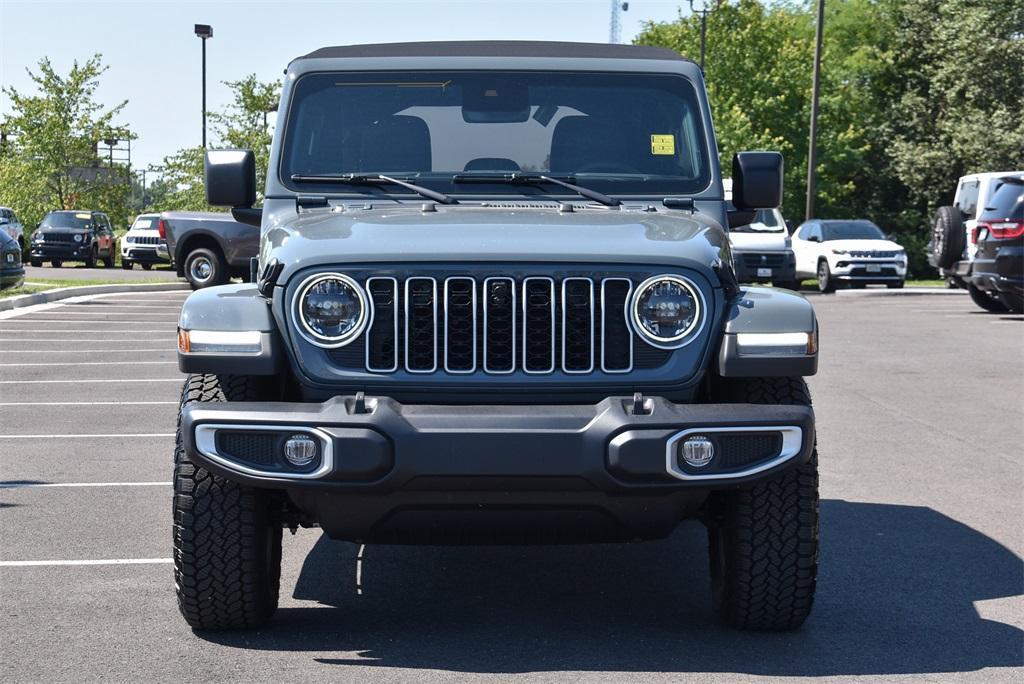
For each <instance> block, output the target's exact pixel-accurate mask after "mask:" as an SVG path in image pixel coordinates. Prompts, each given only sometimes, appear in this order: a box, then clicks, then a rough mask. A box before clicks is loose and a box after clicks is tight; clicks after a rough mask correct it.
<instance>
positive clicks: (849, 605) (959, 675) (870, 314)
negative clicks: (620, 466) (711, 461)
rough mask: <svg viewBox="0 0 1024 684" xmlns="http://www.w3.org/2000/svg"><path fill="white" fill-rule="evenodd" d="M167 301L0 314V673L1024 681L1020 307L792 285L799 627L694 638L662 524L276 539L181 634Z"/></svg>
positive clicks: (683, 580)
mask: <svg viewBox="0 0 1024 684" xmlns="http://www.w3.org/2000/svg"><path fill="white" fill-rule="evenodd" d="M185 294H186V293H183V292H173V293H172V292H168V293H137V294H121V295H108V296H103V297H98V298H93V299H90V300H87V301H80V302H75V303H68V304H56V305H46V308H44V309H34V310H33V311H32V312H31V313H22V314H20V315H16V316H13V317H7V316H6V315H0V454H2V456H0V482H2V483H4V484H2V485H0V487H3V488H2V489H0V625H2V627H0V635H2V638H0V678H2V679H4V680H6V681H38V680H75V681H82V680H86V681H92V680H97V679H110V680H115V681H126V680H133V681H158V680H169V679H175V680H194V679H209V680H225V681H227V680H231V681H237V680H243V681H254V680H269V679H274V680H280V681H308V680H314V679H318V680H327V681H368V680H371V679H380V680H387V681H425V680H442V679H443V680H449V679H460V678H461V679H468V680H479V679H482V678H484V677H485V676H486V677H488V678H490V677H493V676H495V675H508V674H513V675H516V676H517V678H520V679H528V680H534V681H574V682H575V681H609V682H620V681H626V680H631V681H645V682H647V681H679V680H684V679H685V680H700V681H719V680H722V681H725V680H729V681H734V680H735V681H745V680H751V679H756V680H764V679H766V678H771V679H773V680H775V679H782V678H787V677H794V678H795V677H809V676H814V677H824V678H831V679H834V680H837V681H848V680H850V679H852V678H855V677H858V676H863V677H865V678H870V679H871V680H873V681H877V680H893V681H905V680H907V679H911V678H916V677H920V678H924V679H929V680H942V681H948V680H979V681H980V680H985V681H993V680H1002V681H1010V680H1012V681H1021V678H1022V677H1024V662H1022V661H1024V631H1022V629H1024V596H1022V595H1024V565H1022V561H1021V556H1022V554H1024V525H1022V522H1021V521H1022V520H1024V494H1022V493H1024V449H1021V444H1022V443H1024V398H1022V397H1024V392H1022V390H1024V353H1022V350H1024V317H1020V316H1008V315H1003V316H999V315H991V314H985V313H982V312H980V311H979V310H978V309H976V308H975V307H974V306H973V305H972V304H971V302H970V301H969V299H968V298H967V297H966V296H965V295H962V294H954V295H945V296H937V295H901V296H878V295H876V294H870V293H869V294H864V293H841V294H840V295H839V296H830V297H820V296H813V295H812V296H813V299H814V303H815V306H816V308H817V311H818V316H819V319H820V323H821V331H822V333H821V348H822V352H821V370H820V373H819V375H818V376H816V377H814V378H812V379H811V382H810V385H811V390H812V393H813V396H814V400H815V408H816V412H817V416H818V440H819V451H820V462H821V487H822V491H821V494H822V543H823V546H822V558H821V573H820V583H819V590H818V601H817V604H816V607H815V611H814V613H813V614H812V616H811V618H810V619H809V620H808V622H807V624H806V625H805V627H804V628H803V629H802V630H801V631H799V632H796V633H793V634H767V635H765V634H744V633H737V632H732V631H729V630H727V629H724V628H722V627H720V626H719V625H718V623H717V621H716V619H715V617H714V615H713V614H712V612H711V607H710V602H709V592H708V589H707V584H708V577H707V574H708V573H707V562H706V550H705V540H704V534H703V530H702V529H701V528H700V527H699V526H697V525H696V524H686V525H683V526H681V527H680V528H679V530H678V531H677V533H676V534H675V535H673V536H672V537H671V538H669V539H667V540H664V541H660V542H649V543H645V544H636V545H622V546H580V547H541V548H522V547H517V548H511V547H488V548H433V547H429V548H407V547H386V546H370V547H365V548H363V549H360V547H357V546H355V545H352V544H346V543H339V542H331V541H328V540H326V539H324V538H322V537H321V536H320V534H319V532H318V531H315V530H300V531H299V533H298V534H297V535H296V536H291V535H288V534H287V533H286V535H285V540H284V567H283V576H282V584H281V608H280V610H279V612H278V614H277V616H276V619H275V621H274V622H273V623H272V625H271V626H270V627H268V628H266V629H264V630H262V631H258V632H251V633H229V634H201V635H197V634H194V633H192V632H191V631H190V630H189V629H188V628H187V627H186V626H185V624H184V622H183V621H182V620H181V618H180V617H179V615H178V612H177V608H176V605H175V599H174V586H173V577H172V570H171V565H170V555H171V550H170V545H171V531H170V523H171V519H170V496H171V488H170V481H169V480H170V473H171V455H172V445H173V439H174V438H173V432H174V428H175V415H176V404H177V399H178V394H179V391H180V387H181V380H182V378H181V376H180V375H179V373H178V370H177V366H176V363H175V357H174V333H175V321H176V312H177V309H178V307H179V305H180V303H181V301H182V300H183V298H184V297H185Z"/></svg>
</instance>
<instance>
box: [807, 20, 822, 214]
mask: <svg viewBox="0 0 1024 684" xmlns="http://www.w3.org/2000/svg"><path fill="white" fill-rule="evenodd" d="M824 29H825V0H818V22H817V24H816V25H815V28H814V82H813V85H812V86H811V135H810V141H809V143H808V146H807V210H806V211H805V212H804V214H805V215H804V220H805V221H809V220H811V219H812V218H814V198H815V195H816V194H817V181H818V169H817V166H818V149H817V144H818V90H819V89H820V87H821V39H822V35H823V34H824Z"/></svg>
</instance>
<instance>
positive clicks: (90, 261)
mask: <svg viewBox="0 0 1024 684" xmlns="http://www.w3.org/2000/svg"><path fill="white" fill-rule="evenodd" d="M96 258H97V253H96V247H95V246H93V248H92V249H90V250H89V256H87V257H86V258H85V267H86V268H96Z"/></svg>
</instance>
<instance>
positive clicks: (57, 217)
mask: <svg viewBox="0 0 1024 684" xmlns="http://www.w3.org/2000/svg"><path fill="white" fill-rule="evenodd" d="M90 225H92V214H89V213H87V212H63V211H61V212H54V213H52V214H47V215H46V218H44V219H43V222H42V224H41V225H40V227H41V228H88V227H89V226H90Z"/></svg>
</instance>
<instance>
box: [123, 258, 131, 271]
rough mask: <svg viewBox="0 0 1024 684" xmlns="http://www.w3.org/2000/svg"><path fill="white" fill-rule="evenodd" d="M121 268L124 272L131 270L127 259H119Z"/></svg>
mask: <svg viewBox="0 0 1024 684" xmlns="http://www.w3.org/2000/svg"><path fill="white" fill-rule="evenodd" d="M121 268H123V269H124V270H126V271H130V270H132V262H130V261H128V260H127V259H121Z"/></svg>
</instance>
